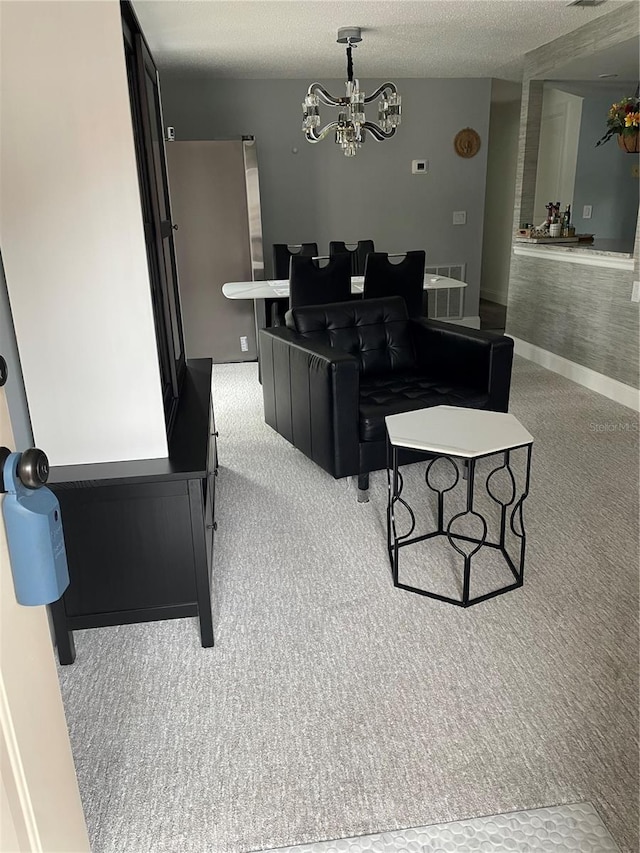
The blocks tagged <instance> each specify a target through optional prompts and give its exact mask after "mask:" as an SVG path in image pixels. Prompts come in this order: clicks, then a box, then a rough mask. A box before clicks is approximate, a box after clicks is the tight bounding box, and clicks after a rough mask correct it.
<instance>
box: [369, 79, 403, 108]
mask: <svg viewBox="0 0 640 853" xmlns="http://www.w3.org/2000/svg"><path fill="white" fill-rule="evenodd" d="M385 89H388V90H389V91H390V92H395V93H396V94H397V93H398V89H397V87H396V84H395V83H383V84H382V86H378V88H377V89H376V90H375V92H372V93H371V94H370V95H369V96H368V97H367V98H365V99H364V102H365V104H370V103H371V101H375V99H376V98H377V97H378V96H379V95H381V94H382V93H383V92H384V91H385Z"/></svg>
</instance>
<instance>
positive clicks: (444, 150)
mask: <svg viewBox="0 0 640 853" xmlns="http://www.w3.org/2000/svg"><path fill="white" fill-rule="evenodd" d="M160 79H161V84H162V99H163V108H164V120H165V123H166V124H167V125H173V126H174V127H175V131H176V139H178V140H188V139H192V140H197V139H215V138H225V137H226V138H229V137H234V136H235V137H238V136H240V135H242V134H252V135H254V136H255V137H256V140H257V151H258V160H259V166H260V195H261V203H262V214H263V217H262V224H263V237H264V248H265V258H266V261H267V269H268V270H270V269H271V246H272V244H273V243H301V242H307V241H315V242H317V243H318V245H319V250H320V251H321V252H326V251H327V250H328V245H329V241H330V240H345V241H346V242H353V241H356V240H358V239H372V240H374V241H375V244H376V248H377V249H379V250H380V251H390V252H401V251H406V250H408V249H425V250H426V252H427V263H428V264H429V265H436V264H456V263H466V264H467V281H468V282H469V287H468V288H467V292H466V295H465V313H466V314H477V313H478V310H477V308H478V290H479V283H480V260H481V254H482V229H483V217H484V193H485V176H486V164H487V137H488V131H489V105H490V91H491V81H490V80H488V79H477V80H463V79H455V80H454V79H434V80H424V79H395V78H393V76H392V79H394V82H395V83H397V85H398V89H399V91H400V93H401V95H402V108H403V117H402V125H401V126H400V128H399V130H398V133H397V134H396V136H395V137H394V138H393V139H391V140H389V141H385V142H381V143H376V142H375V141H373V140H372V139H368V140H367V142H366V144H365V146H364V147H363V148H362V149H361V150H360V151H359V152H358V154H357V155H356V156H355V157H353V158H346V157H345V156H344V155H343V154H342V153H341V151H340V149H339V148H338V146H336V145H335V144H334V142H333V139H332V137H329V138H328V139H325V140H324V141H323V142H321V143H318V144H317V145H310V144H309V143H308V142H307V141H306V140H305V138H304V136H303V134H302V131H301V125H302V109H301V103H302V100H303V98H304V94H305V92H306V90H307V87H308V85H309V83H310V82H312V81H311V80H310V79H308V80H248V79H242V80H229V79H218V78H214V77H209V76H190V75H183V74H181V73H179V72H174V71H171V70H170V69H168V70H167V71H164V72H163V70H162V69H161V72H160ZM321 82H322V83H323V85H325V86H327V87H328V89H329V90H330V91H331V92H332V93H334V94H341V93H342V92H343V91H344V80H324V79H323V80H322V81H321ZM381 82H383V81H382V80H374V81H371V80H365V79H361V80H360V83H361V87H362V88H363V89H364V91H365V92H371V91H373V89H375V88H376V87H377V86H378V85H379V84H380V83H381ZM372 106H373V105H372ZM335 112H336V111H335V110H333V109H331V108H330V107H325V108H324V109H321V118H323V120H329V119H333V118H335ZM373 114H374V115H375V110H374V111H373ZM467 126H470V127H473V128H474V129H475V130H477V131H478V133H479V134H480V137H481V140H482V146H481V148H480V151H479V153H478V154H477V155H476V156H475V157H473V158H471V159H468V160H465V159H462V158H460V157H458V156H457V154H456V153H455V151H454V148H453V138H454V136H455V134H456V133H457V132H458V131H459V130H461V129H462V128H463V127H467ZM294 149H296V150H295V151H294ZM423 158H424V159H427V160H429V164H430V169H429V173H428V174H427V175H412V174H411V161H412V160H413V159H423ZM454 210H466V212H467V224H466V225H464V226H454V225H453V224H452V214H453V211H454Z"/></svg>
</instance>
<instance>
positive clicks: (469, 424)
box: [385, 406, 533, 458]
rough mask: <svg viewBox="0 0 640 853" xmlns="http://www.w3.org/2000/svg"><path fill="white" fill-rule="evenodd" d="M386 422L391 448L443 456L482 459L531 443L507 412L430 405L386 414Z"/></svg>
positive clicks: (517, 421)
mask: <svg viewBox="0 0 640 853" xmlns="http://www.w3.org/2000/svg"><path fill="white" fill-rule="evenodd" d="M385 423H386V425H387V432H388V433H389V440H390V441H391V444H393V446H394V447H409V448H411V449H413V450H425V451H429V452H431V453H442V454H444V455H446V456H463V457H466V458H472V457H474V456H485V455H487V454H489V453H498V452H499V451H501V450H508V449H509V448H510V447H520V446H521V445H523V444H531V443H532V442H533V436H532V435H531V434H530V433H528V432H527V430H526V429H525V428H524V427H523V426H522V424H521V423H520V421H519V420H518V419H517V418H515V417H514V416H513V415H510V414H508V413H506V412H487V411H484V410H482V409H465V408H462V407H458V406H432V407H431V408H429V409H418V410H416V411H415V412H402V413H401V414H399V415H387V417H386V418H385Z"/></svg>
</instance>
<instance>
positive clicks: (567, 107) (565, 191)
mask: <svg viewBox="0 0 640 853" xmlns="http://www.w3.org/2000/svg"><path fill="white" fill-rule="evenodd" d="M581 119H582V98H580V97H578V96H577V95H570V94H569V93H568V92H562V91H560V90H559V89H547V88H545V90H544V97H543V102H542V120H541V124H540V147H539V151H538V173H537V178H536V198H535V205H534V224H535V225H539V224H540V223H541V222H543V221H544V220H545V219H546V216H547V211H546V208H545V205H546V204H548V202H550V201H552V202H556V201H559V202H560V204H561V206H562V210H564V209H565V207H566V206H567V205H568V204H571V205H573V191H574V186H575V182H576V162H577V159H578V142H579V139H580V122H581Z"/></svg>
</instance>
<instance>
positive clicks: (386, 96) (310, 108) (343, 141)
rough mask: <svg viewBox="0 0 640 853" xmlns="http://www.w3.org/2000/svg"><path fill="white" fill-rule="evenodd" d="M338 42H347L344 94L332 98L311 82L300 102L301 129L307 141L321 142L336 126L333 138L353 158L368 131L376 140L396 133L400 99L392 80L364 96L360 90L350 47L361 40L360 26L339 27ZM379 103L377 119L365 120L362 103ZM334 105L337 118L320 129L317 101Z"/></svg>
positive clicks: (363, 104)
mask: <svg viewBox="0 0 640 853" xmlns="http://www.w3.org/2000/svg"><path fill="white" fill-rule="evenodd" d="M337 41H338V44H346V45H347V80H346V83H345V85H346V95H345V96H344V97H342V98H337V97H334V96H333V95H331V94H329V92H327V90H326V89H325V88H324V86H322V85H321V84H320V83H312V84H311V85H310V86H309V88H308V90H307V94H306V96H305V99H304V101H303V104H302V113H303V120H302V130H303V133H304V135H305V136H306V138H307V140H308V141H309V142H320V140H321V139H324V138H325V136H327V134H328V133H329V132H330V131H332V130H334V129H335V132H336V133H335V141H336V143H337V144H338V145H340V146H341V147H342V150H343V151H344V153H345V156H346V157H354V156H355V155H356V153H357V151H358V148H360V146H361V145H362V144H363V142H364V141H365V138H366V136H365V134H366V133H367V132H368V133H369V134H371V136H373V138H374V139H375V140H376V142H382V140H384V139H390V138H391V137H392V136H394V135H395V132H396V128H397V127H398V125H399V124H400V119H401V113H402V98H401V97H400V95H399V94H398V90H397V89H396V85H395V83H383V84H382V86H379V87H378V88H377V89H376V90H375V92H373V93H372V94H371V95H369V96H366V95H365V93H364V92H363V91H362V90H361V89H360V84H359V82H358V80H357V79H354V76H353V56H352V50H353V48H354V47H356V46H357V43H358V42H360V41H362V35H361V30H360V27H341V28H340V29H339V30H338V39H337ZM376 98H380V100H379V102H378V122H377V123H376V122H373V121H367V119H366V116H365V112H364V109H365V104H370V103H371V102H372V101H375V100H376ZM321 102H322V103H323V104H327V105H328V106H330V107H337V108H338V110H339V112H338V118H337V120H336V121H331V122H329V124H327V125H325V126H324V127H323V128H322V129H321V130H319V129H318V128H319V127H320V103H321Z"/></svg>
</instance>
